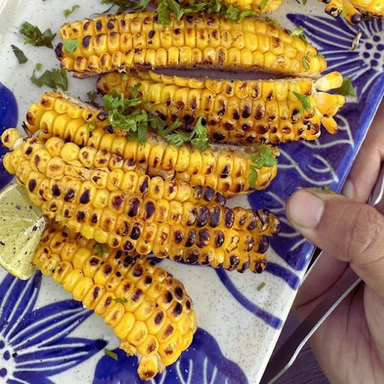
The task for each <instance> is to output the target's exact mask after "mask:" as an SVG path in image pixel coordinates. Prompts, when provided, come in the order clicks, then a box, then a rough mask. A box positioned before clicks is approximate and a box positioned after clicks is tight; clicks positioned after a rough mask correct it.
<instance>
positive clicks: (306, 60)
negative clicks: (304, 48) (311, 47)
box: [301, 52, 310, 71]
mask: <svg viewBox="0 0 384 384" xmlns="http://www.w3.org/2000/svg"><path fill="white" fill-rule="evenodd" d="M308 55H309V52H307V53H306V54H305V55H303V58H302V60H301V61H302V63H303V67H304V69H306V70H307V71H308V70H309V69H310V66H309V57H308Z"/></svg>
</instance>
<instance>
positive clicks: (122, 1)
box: [101, 0, 150, 13]
mask: <svg viewBox="0 0 384 384" xmlns="http://www.w3.org/2000/svg"><path fill="white" fill-rule="evenodd" d="M149 2H150V0H139V1H131V0H102V2H101V4H111V6H110V7H109V8H108V9H107V10H106V11H105V12H104V13H108V12H109V11H110V10H111V9H112V8H113V7H115V6H116V7H118V9H117V11H116V13H124V12H126V11H131V12H142V11H144V10H145V8H147V5H148V3H149Z"/></svg>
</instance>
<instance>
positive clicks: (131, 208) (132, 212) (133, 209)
mask: <svg viewBox="0 0 384 384" xmlns="http://www.w3.org/2000/svg"><path fill="white" fill-rule="evenodd" d="M139 207H140V200H139V199H138V198H137V197H134V198H132V199H131V200H130V201H129V204H128V211H127V213H128V216H129V217H135V216H136V215H137V212H138V211H139Z"/></svg>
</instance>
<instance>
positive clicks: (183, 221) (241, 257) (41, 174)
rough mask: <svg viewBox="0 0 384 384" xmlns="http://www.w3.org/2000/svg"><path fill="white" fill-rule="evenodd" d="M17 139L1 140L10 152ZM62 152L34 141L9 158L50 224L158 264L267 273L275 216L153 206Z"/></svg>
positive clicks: (54, 143) (51, 142)
mask: <svg viewBox="0 0 384 384" xmlns="http://www.w3.org/2000/svg"><path fill="white" fill-rule="evenodd" d="M12 134H13V131H11V133H9V132H7V131H5V132H4V133H3V135H2V141H3V143H4V144H5V145H6V146H7V145H8V140H7V137H8V136H10V137H12ZM12 141H14V140H12V139H11V140H9V142H12ZM60 141H61V143H60ZM64 146H65V145H64V142H63V141H62V140H60V139H58V138H56V137H52V138H50V139H48V140H47V142H46V143H45V144H43V143H42V142H40V141H39V140H38V139H37V138H35V137H33V138H28V139H25V140H24V141H23V142H22V143H21V145H19V146H18V147H17V148H16V149H15V150H13V151H12V152H9V153H7V154H6V155H5V156H4V166H5V168H6V169H7V171H8V172H10V173H14V174H15V175H16V177H17V179H18V181H19V182H20V183H21V184H22V185H24V186H25V188H26V189H27V192H28V194H29V197H30V199H31V201H32V202H33V203H34V204H35V205H37V206H39V207H40V208H41V209H42V212H43V214H44V215H45V216H46V217H47V218H49V219H54V220H56V221H57V222H58V223H59V224H61V225H65V226H67V227H68V228H69V229H70V230H72V231H74V232H76V233H81V234H82V235H83V236H84V237H86V238H88V239H95V240H96V241H97V242H98V243H107V244H108V245H109V246H111V247H112V248H119V249H122V250H124V251H134V250H135V251H136V252H137V253H139V254H143V255H146V254H149V253H150V252H153V254H154V255H155V256H157V257H169V258H170V259H172V260H175V261H181V260H184V261H185V262H187V263H196V262H199V263H200V264H209V265H211V266H213V267H220V266H223V267H224V268H226V269H228V270H233V269H237V270H238V271H241V272H242V271H244V270H245V269H247V268H250V269H251V270H252V271H254V272H262V270H263V269H264V268H265V266H266V260H265V255H264V253H265V252H266V251H267V249H268V246H269V240H268V237H269V236H271V235H273V234H275V233H276V232H277V231H278V229H279V221H278V219H277V218H276V217H275V216H274V215H272V214H270V213H269V212H267V211H264V210H259V211H253V210H251V209H243V208H233V209H229V208H226V207H222V206H221V205H220V204H217V203H213V202H211V203H208V204H204V205H201V204H196V203H192V202H188V201H186V202H183V203H182V202H180V201H175V200H171V201H167V200H165V199H159V200H155V199H154V198H152V197H151V196H148V195H145V196H142V195H138V194H134V193H129V192H127V191H125V190H124V189H122V188H118V186H117V184H113V183H106V186H104V185H98V184H97V182H94V180H93V177H92V169H91V173H88V172H87V171H88V169H87V168H86V167H84V166H83V165H82V164H81V163H79V165H77V166H76V165H73V164H68V163H67V162H66V161H65V160H64V159H63V157H62V155H61V152H62V149H64ZM106 172H109V171H106Z"/></svg>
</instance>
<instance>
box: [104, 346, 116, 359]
mask: <svg viewBox="0 0 384 384" xmlns="http://www.w3.org/2000/svg"><path fill="white" fill-rule="evenodd" d="M104 353H105V354H106V355H107V356H109V357H112V359H115V360H116V361H117V360H118V356H117V353H115V352H112V351H111V350H109V349H107V348H104Z"/></svg>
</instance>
